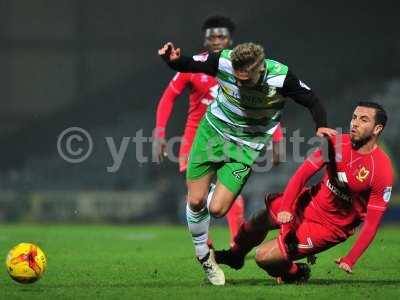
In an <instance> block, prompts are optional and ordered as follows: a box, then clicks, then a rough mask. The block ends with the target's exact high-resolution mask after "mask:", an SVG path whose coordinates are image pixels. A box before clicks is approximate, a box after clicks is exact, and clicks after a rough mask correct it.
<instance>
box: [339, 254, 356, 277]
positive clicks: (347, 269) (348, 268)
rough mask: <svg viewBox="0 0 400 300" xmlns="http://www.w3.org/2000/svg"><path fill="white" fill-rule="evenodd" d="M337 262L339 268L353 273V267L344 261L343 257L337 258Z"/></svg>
mask: <svg viewBox="0 0 400 300" xmlns="http://www.w3.org/2000/svg"><path fill="white" fill-rule="evenodd" d="M335 263H336V264H337V265H338V267H339V269H342V270H343V271H345V272H346V273H347V274H352V273H353V269H352V268H351V267H350V266H349V265H348V264H347V263H345V262H344V261H342V258H341V257H340V258H338V259H336V260H335Z"/></svg>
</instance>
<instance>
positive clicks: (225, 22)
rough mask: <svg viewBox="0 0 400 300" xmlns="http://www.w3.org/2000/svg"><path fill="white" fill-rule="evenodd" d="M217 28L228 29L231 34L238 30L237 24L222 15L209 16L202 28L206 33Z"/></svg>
mask: <svg viewBox="0 0 400 300" xmlns="http://www.w3.org/2000/svg"><path fill="white" fill-rule="evenodd" d="M217 27H226V28H228V30H229V32H230V33H231V34H233V33H234V31H235V29H236V25H235V23H233V21H232V20H231V19H230V18H228V17H225V16H221V15H214V16H209V17H207V18H206V19H205V20H204V22H203V25H202V26H201V30H202V31H205V30H206V29H208V28H217Z"/></svg>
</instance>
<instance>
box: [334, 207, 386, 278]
mask: <svg viewBox="0 0 400 300" xmlns="http://www.w3.org/2000/svg"><path fill="white" fill-rule="evenodd" d="M383 214H384V211H380V210H371V209H369V210H368V211H367V215H366V217H365V221H364V224H363V227H362V229H361V231H360V234H359V235H358V238H357V240H356V242H355V243H354V245H353V247H352V248H351V250H350V252H349V253H348V254H347V255H346V256H345V257H341V258H338V259H337V260H336V261H335V262H336V264H338V266H339V268H340V269H342V270H343V271H345V272H347V273H352V272H353V266H354V265H355V263H356V262H357V260H358V259H359V258H360V257H361V255H362V254H363V253H364V252H365V250H367V248H368V246H369V245H370V244H371V243H372V241H373V240H374V238H375V235H376V232H377V231H378V227H379V224H380V222H381V220H382V217H383Z"/></svg>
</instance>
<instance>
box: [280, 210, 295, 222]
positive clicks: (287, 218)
mask: <svg viewBox="0 0 400 300" xmlns="http://www.w3.org/2000/svg"><path fill="white" fill-rule="evenodd" d="M277 220H278V222H279V223H280V224H286V223H290V222H292V220H293V215H292V214H291V213H290V212H287V211H281V212H280V213H278V215H277Z"/></svg>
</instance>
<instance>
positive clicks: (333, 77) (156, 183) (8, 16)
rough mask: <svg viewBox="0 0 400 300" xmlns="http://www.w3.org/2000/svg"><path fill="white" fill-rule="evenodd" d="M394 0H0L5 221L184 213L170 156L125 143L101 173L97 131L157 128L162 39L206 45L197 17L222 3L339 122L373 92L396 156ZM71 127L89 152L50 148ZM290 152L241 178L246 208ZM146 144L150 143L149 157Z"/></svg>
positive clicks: (397, 31)
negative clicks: (73, 157)
mask: <svg viewBox="0 0 400 300" xmlns="http://www.w3.org/2000/svg"><path fill="white" fill-rule="evenodd" d="M399 8H400V4H399V3H398V2H397V1H379V2H371V3H367V2H365V1H334V2H329V3H326V2H321V1H248V2H235V1H218V2H215V1H201V2H194V1H180V0H178V1H174V2H160V1H146V2H138V1H122V0H120V1H103V0H96V1H94V0H52V1H50V0H47V1H45V0H36V1H28V0H25V1H24V0H14V1H11V0H10V1H7V0H1V1H0V66H1V67H0V78H1V80H0V87H1V88H0V99H1V100H0V221H1V220H2V221H8V220H13V221H81V222H86V221H94V222H96V221H116V222H147V221H150V222H151V221H154V222H155V221H157V222H170V221H178V220H179V218H180V216H179V212H180V211H181V209H180V207H181V206H182V203H183V197H184V192H185V188H184V180H183V177H182V176H181V175H180V174H179V173H178V166H177V164H176V163H173V162H166V163H164V164H163V165H161V166H159V165H156V164H154V163H151V162H148V163H139V162H138V161H137V158H136V157H137V153H138V152H137V151H138V150H137V149H136V148H135V144H133V143H130V144H129V147H128V148H127V153H126V155H125V157H124V160H123V162H122V165H121V167H120V168H119V170H118V171H116V172H108V171H107V167H109V166H111V165H112V163H113V160H112V157H111V155H110V150H109V147H108V146H107V143H106V140H105V138H106V137H112V138H113V139H114V140H115V141H116V144H117V147H118V145H119V144H120V143H121V141H122V139H123V137H134V136H135V135H136V134H137V132H138V131H141V130H142V131H141V132H142V133H143V135H144V136H145V137H150V136H151V134H152V129H153V127H154V123H155V109H156V105H157V102H158V100H159V98H160V96H161V93H162V92H163V89H164V88H165V87H166V85H167V84H168V82H169V80H170V79H171V78H172V76H173V75H174V73H173V72H172V71H171V70H169V69H168V68H167V67H166V66H165V65H164V64H163V63H162V61H161V60H160V58H159V57H158V56H157V49H158V48H159V47H160V46H161V45H162V44H163V43H164V42H166V41H173V42H174V43H175V44H176V45H178V46H180V47H181V48H182V49H183V52H184V53H186V54H192V53H195V52H198V51H200V50H201V49H202V41H203V36H202V33H201V31H200V27H201V24H202V22H203V20H204V18H205V17H206V16H208V15H212V14H216V13H218V14H224V15H227V16H230V17H231V18H232V19H233V20H234V21H235V22H236V24H237V32H236V35H235V37H234V41H235V42H236V43H239V42H246V41H254V42H258V43H261V44H262V45H264V47H265V49H266V53H267V56H268V57H269V58H273V59H276V60H278V61H281V62H283V63H285V64H287V65H289V67H290V68H291V69H292V70H293V71H294V72H295V73H296V74H297V76H298V77H299V78H301V79H302V80H303V81H304V82H306V83H307V84H308V85H309V86H311V87H312V88H313V90H314V91H315V92H316V93H317V95H319V97H320V99H321V100H322V101H323V102H324V104H325V106H326V107H327V109H328V116H329V121H330V125H331V126H332V127H342V128H344V129H343V130H344V131H346V130H347V127H348V123H349V120H350V117H351V113H352V109H353V107H354V105H355V103H356V102H357V101H359V100H365V99H372V100H377V101H379V102H381V103H382V104H383V105H384V106H385V107H386V108H387V110H388V111H389V123H388V128H387V129H386V130H385V134H384V137H383V140H382V142H383V145H384V147H385V148H386V149H387V150H388V151H389V152H390V154H391V156H392V158H393V159H394V162H395V164H396V165H397V164H398V162H399V161H398V159H397V157H399V154H400V150H399V147H398V146H397V139H398V128H399V122H398V120H397V116H398V114H399V113H400V104H399V103H400V38H399V36H400V26H399V24H398V22H399V13H398V12H399ZM186 110H187V94H185V95H183V96H182V97H180V99H179V100H178V102H177V105H176V107H175V109H174V113H173V115H172V119H171V122H170V126H169V128H168V136H169V137H173V136H177V135H180V134H181V133H182V130H183V125H184V122H185V118H186ZM285 110H286V111H285V115H284V119H283V124H284V126H285V127H286V131H287V135H288V136H290V135H291V134H292V132H293V131H294V130H296V129H298V128H300V129H301V134H302V135H304V136H305V137H306V138H309V137H312V136H313V133H314V131H313V130H314V128H313V122H312V120H311V117H310V115H309V113H308V112H307V111H305V110H304V109H303V108H302V107H300V106H298V105H296V104H293V103H289V105H287V107H286V109H285ZM69 127H81V128H83V129H85V130H86V131H87V132H89V133H90V135H91V136H92V138H93V153H92V155H91V156H90V157H89V158H88V159H87V160H85V161H84V162H82V163H79V164H71V163H68V162H66V161H64V160H63V159H62V158H61V157H60V155H59V153H58V150H57V138H58V136H59V135H60V133H61V132H62V131H63V130H65V129H67V128H69ZM308 148H309V145H304V146H303V147H302V151H303V152H304V153H305V152H306V151H307V150H308ZM175 151H176V149H175ZM286 151H287V155H288V162H286V163H282V164H281V166H280V167H278V168H275V169H273V170H272V171H271V172H272V173H271V172H268V173H264V174H259V173H258V174H254V176H253V177H252V178H251V179H250V180H249V182H248V185H247V187H246V188H245V190H244V193H245V196H246V197H247V198H248V199H249V201H248V203H247V205H248V208H249V210H248V211H251V209H252V208H254V207H256V206H258V205H262V202H261V201H260V199H261V197H262V194H263V193H264V191H272V190H274V191H275V190H280V189H282V188H283V187H284V185H285V183H286V182H287V180H288V179H289V176H290V174H291V173H292V172H293V170H294V169H295V167H296V166H297V163H294V162H292V161H291V159H290V157H291V148H290V143H288V145H287V148H286ZM150 152H151V145H150V143H145V144H144V149H143V153H144V156H147V157H148V159H149V160H151V155H150ZM271 174H273V176H272V175H271ZM395 190H396V191H398V189H397V188H396V189H395ZM394 202H396V201H394ZM393 211H394V210H393ZM397 216H398V214H397V213H396V215H394V218H396V217H397Z"/></svg>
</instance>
